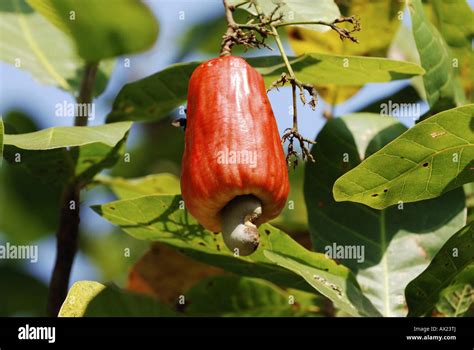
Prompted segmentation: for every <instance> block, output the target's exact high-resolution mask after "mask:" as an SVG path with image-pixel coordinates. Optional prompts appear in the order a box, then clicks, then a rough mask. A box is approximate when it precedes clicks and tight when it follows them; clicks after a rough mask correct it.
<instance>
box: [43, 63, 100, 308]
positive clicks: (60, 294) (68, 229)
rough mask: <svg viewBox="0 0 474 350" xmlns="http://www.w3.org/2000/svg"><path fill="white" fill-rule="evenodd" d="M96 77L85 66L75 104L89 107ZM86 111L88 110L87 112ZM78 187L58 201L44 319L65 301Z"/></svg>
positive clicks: (69, 187)
mask: <svg viewBox="0 0 474 350" xmlns="http://www.w3.org/2000/svg"><path fill="white" fill-rule="evenodd" d="M96 74H97V64H96V63H90V64H87V65H86V69H85V72H84V75H83V77H82V82H81V88H80V92H79V96H78V97H77V99H76V100H77V103H91V101H92V96H93V91H94V84H95V79H96ZM85 110H88V109H87V108H86V109H85ZM87 120H88V115H85V116H79V115H76V118H75V121H74V125H75V126H86V125H87ZM80 189H81V184H79V183H77V182H76V181H72V182H70V183H68V184H66V186H65V188H64V190H63V195H62V198H61V211H60V217H59V227H58V231H57V233H56V240H57V241H56V261H55V263H54V269H53V275H52V277H51V281H50V284H49V294H48V305H47V315H48V316H50V317H56V316H57V315H58V313H59V310H60V309H61V306H62V304H63V302H64V299H65V298H66V295H67V291H68V285H69V276H70V275H71V269H72V265H73V262H74V257H75V255H76V251H77V244H78V239H79V222H80V216H79V207H80V204H79V202H80Z"/></svg>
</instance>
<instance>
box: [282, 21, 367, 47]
mask: <svg viewBox="0 0 474 350" xmlns="http://www.w3.org/2000/svg"><path fill="white" fill-rule="evenodd" d="M339 23H350V24H351V25H352V28H350V29H346V28H340V27H338V26H337V24H339ZM304 24H310V25H313V24H314V25H322V26H328V27H330V28H331V29H332V30H334V31H335V32H337V33H338V34H339V38H340V39H341V40H344V39H349V40H350V41H352V42H354V43H358V42H359V40H357V38H356V37H354V36H352V34H353V33H355V32H359V31H360V29H361V26H360V21H359V20H358V19H357V18H356V17H355V16H350V17H340V18H336V19H335V20H334V21H332V22H324V21H299V22H280V23H275V24H274V26H275V27H277V28H278V27H285V26H291V25H304Z"/></svg>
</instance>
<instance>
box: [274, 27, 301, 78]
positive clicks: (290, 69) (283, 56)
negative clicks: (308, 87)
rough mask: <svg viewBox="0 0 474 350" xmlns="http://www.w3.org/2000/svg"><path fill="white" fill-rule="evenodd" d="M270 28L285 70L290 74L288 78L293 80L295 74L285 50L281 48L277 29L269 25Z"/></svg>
mask: <svg viewBox="0 0 474 350" xmlns="http://www.w3.org/2000/svg"><path fill="white" fill-rule="evenodd" d="M270 27H271V28H272V33H273V35H274V36H275V41H276V44H277V46H278V50H280V53H281V57H282V58H283V61H284V62H285V66H286V69H287V70H288V73H289V74H290V78H292V79H295V78H296V77H295V72H293V68H291V64H290V61H289V60H288V56H287V55H286V52H285V49H284V48H283V44H282V42H281V39H280V35H278V31H277V29H276V28H275V27H274V26H273V25H271V26H270Z"/></svg>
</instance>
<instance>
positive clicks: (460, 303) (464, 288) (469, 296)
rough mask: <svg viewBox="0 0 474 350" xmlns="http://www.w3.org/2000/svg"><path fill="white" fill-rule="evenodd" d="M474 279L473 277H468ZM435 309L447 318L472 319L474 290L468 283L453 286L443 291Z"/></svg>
mask: <svg viewBox="0 0 474 350" xmlns="http://www.w3.org/2000/svg"><path fill="white" fill-rule="evenodd" d="M470 278H471V279H472V278H474V277H473V276H471V277H470ZM436 309H437V310H438V312H441V313H442V314H443V315H444V316H447V317H472V316H473V314H474V289H473V288H472V285H471V284H470V283H463V284H454V285H452V286H450V287H447V288H445V289H444V290H443V292H442V293H441V295H440V298H439V301H438V302H437V303H436Z"/></svg>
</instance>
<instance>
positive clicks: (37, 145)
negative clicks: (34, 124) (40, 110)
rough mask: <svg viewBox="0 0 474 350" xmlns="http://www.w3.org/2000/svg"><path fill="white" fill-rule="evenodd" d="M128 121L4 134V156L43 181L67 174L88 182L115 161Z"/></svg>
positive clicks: (60, 178) (58, 179)
mask: <svg viewBox="0 0 474 350" xmlns="http://www.w3.org/2000/svg"><path fill="white" fill-rule="evenodd" d="M131 125H132V124H131V123H130V122H122V123H113V124H108V125H100V126H92V127H82V126H80V127H79V126H78V127H56V128H49V129H44V130H41V131H36V132H32V133H27V134H19V135H5V141H4V142H5V158H6V159H7V160H8V161H9V162H10V163H11V164H12V165H14V166H25V167H26V168H27V169H28V170H29V171H30V172H31V173H32V174H33V175H34V176H37V177H39V178H41V179H42V180H43V182H53V183H61V182H66V181H69V180H70V179H71V178H75V179H77V180H78V181H81V182H88V181H89V180H90V179H92V177H93V176H94V175H95V174H97V173H98V172H100V171H101V170H102V169H104V168H107V167H110V166H112V165H114V164H115V162H116V161H117V160H118V158H119V154H120V153H121V152H122V151H123V149H124V146H125V140H126V138H127V135H128V131H129V129H130V127H131Z"/></svg>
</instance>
